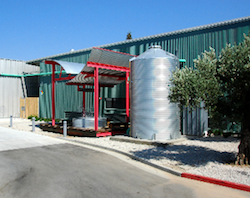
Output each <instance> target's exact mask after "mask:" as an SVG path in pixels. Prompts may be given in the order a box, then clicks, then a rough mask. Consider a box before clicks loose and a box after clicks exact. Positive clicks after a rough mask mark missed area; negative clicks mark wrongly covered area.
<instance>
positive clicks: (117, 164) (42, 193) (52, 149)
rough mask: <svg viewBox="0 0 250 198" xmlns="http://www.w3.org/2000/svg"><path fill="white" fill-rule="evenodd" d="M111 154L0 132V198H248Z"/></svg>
mask: <svg viewBox="0 0 250 198" xmlns="http://www.w3.org/2000/svg"><path fill="white" fill-rule="evenodd" d="M110 154H112V153H111V152H107V151H106V153H104V152H100V151H98V150H93V149H91V150H90V149H89V148H84V147H81V146H79V145H77V144H69V143H67V142H66V141H63V140H60V139H55V138H50V137H46V136H41V135H38V134H33V133H30V132H23V131H17V130H13V129H7V128H3V127H0V197H109V198H110V197H250V193H247V192H243V191H238V190H234V189H230V188H226V187H221V186H216V185H212V184H206V183H202V182H198V181H193V180H188V179H185V178H180V177H177V176H173V175H170V174H167V173H164V172H161V171H159V170H155V169H153V168H150V167H147V166H146V165H143V164H141V163H139V162H135V161H133V160H129V159H128V158H126V157H123V156H121V155H118V154H114V153H113V154H112V155H113V156H112V155H110Z"/></svg>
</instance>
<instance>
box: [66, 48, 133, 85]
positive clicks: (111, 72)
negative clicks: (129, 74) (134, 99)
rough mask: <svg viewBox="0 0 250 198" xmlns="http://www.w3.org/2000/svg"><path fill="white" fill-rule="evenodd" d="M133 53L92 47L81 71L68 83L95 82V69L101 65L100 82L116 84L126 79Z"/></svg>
mask: <svg viewBox="0 0 250 198" xmlns="http://www.w3.org/2000/svg"><path fill="white" fill-rule="evenodd" d="M132 57H134V55H131V54H125V53H121V52H115V51H111V50H107V49H102V48H95V47H94V48H92V50H91V52H90V56H89V59H88V62H87V63H86V65H85V66H84V67H83V68H82V70H81V72H79V74H77V75H76V76H75V78H73V79H72V80H70V81H68V82H67V83H66V84H67V85H83V84H88V85H91V84H94V70H95V68H96V67H99V71H98V74H99V84H100V85H101V86H114V85H117V84H120V83H121V82H123V81H124V80H125V77H126V74H125V73H126V71H127V70H129V59H131V58H132Z"/></svg>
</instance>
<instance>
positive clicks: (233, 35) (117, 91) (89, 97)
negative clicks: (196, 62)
mask: <svg viewBox="0 0 250 198" xmlns="http://www.w3.org/2000/svg"><path fill="white" fill-rule="evenodd" d="M249 31H250V17H244V18H239V19H235V20H230V21H224V22H219V23H214V24H210V25H204V26H199V27H194V28H188V29H184V30H178V31H173V32H168V33H163V34H157V35H153V36H147V37H142V38H137V39H131V40H125V41H122V42H116V43H112V44H107V45H102V46H98V47H100V48H106V49H110V50H114V51H118V52H124V53H129V54H133V55H139V54H141V53H143V52H144V51H146V50H147V49H148V48H149V46H151V45H160V46H161V47H162V49H163V50H166V51H168V52H170V53H173V54H175V55H177V56H178V58H179V59H185V60H186V63H185V66H188V67H192V66H193V59H195V58H197V56H198V55H200V54H201V53H202V52H204V50H209V47H213V48H214V49H215V50H216V52H217V53H219V52H220V51H221V49H222V48H223V47H225V46H226V44H227V43H232V44H234V43H239V42H242V41H243V39H244V37H243V33H245V34H248V33H249ZM90 50H91V48H87V49H82V50H77V51H72V52H67V53H63V54H58V55H53V56H49V57H44V58H40V59H35V60H31V61H27V63H28V64H35V65H40V70H41V72H49V71H51V68H50V66H48V65H45V64H44V63H43V62H42V61H43V60H45V59H56V60H64V61H69V62H78V63H86V62H87V60H88V57H89V54H90ZM57 69H58V70H60V67H58V68H57ZM100 97H102V98H107V97H109V98H123V97H125V84H120V85H117V86H115V87H114V88H101V92H100ZM39 98H40V116H41V117H47V118H50V117H51V77H50V76H43V77H40V96H39ZM81 107H82V93H81V92H78V91H77V86H68V85H65V82H57V83H56V118H63V117H64V111H81ZM103 107H104V100H102V101H101V104H100V114H102V113H103ZM86 110H87V111H89V112H91V111H92V110H93V94H92V93H87V94H86Z"/></svg>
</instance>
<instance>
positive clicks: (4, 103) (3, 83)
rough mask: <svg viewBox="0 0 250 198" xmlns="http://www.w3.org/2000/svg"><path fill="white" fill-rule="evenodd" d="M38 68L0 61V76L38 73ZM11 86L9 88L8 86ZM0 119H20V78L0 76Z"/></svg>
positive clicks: (18, 62) (21, 95) (19, 62)
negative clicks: (11, 117)
mask: <svg viewBox="0 0 250 198" xmlns="http://www.w3.org/2000/svg"><path fill="white" fill-rule="evenodd" d="M39 70H40V68H39V67H37V66H33V65H28V64H26V63H25V62H24V61H16V60H8V59H0V73H1V74H22V73H23V72H26V73H33V72H39ZM10 85H11V86H10ZM0 96H1V97H0V118H7V117H10V115H12V116H13V117H20V98H21V97H24V93H23V88H22V84H21V78H20V77H7V76H0Z"/></svg>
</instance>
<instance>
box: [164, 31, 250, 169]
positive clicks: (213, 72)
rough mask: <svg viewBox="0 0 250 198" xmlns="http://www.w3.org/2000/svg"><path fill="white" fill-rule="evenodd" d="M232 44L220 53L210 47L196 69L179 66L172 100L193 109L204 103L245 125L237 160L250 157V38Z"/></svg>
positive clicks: (196, 65)
mask: <svg viewBox="0 0 250 198" xmlns="http://www.w3.org/2000/svg"><path fill="white" fill-rule="evenodd" d="M244 38H245V39H244V41H243V42H242V43H239V44H238V45H236V44H234V45H231V44H228V45H227V46H226V47H225V48H224V49H222V51H221V53H220V54H219V56H218V57H217V56H216V53H215V50H214V49H213V48H210V50H209V51H205V52H204V53H202V55H201V56H198V58H197V59H196V60H194V68H184V69H177V70H176V71H175V72H174V73H173V75H172V78H171V80H170V81H171V83H172V86H171V87H170V93H169V99H170V101H172V102H177V103H179V104H180V106H188V107H191V108H194V107H197V106H199V105H200V102H204V104H205V108H206V109H207V110H209V112H210V115H212V114H213V113H216V114H217V115H218V114H220V115H221V116H224V117H226V118H228V119H229V120H233V121H239V122H240V123H241V124H242V140H241V144H240V146H239V154H238V159H237V162H238V163H240V164H242V163H248V159H250V37H249V36H246V35H244Z"/></svg>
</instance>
